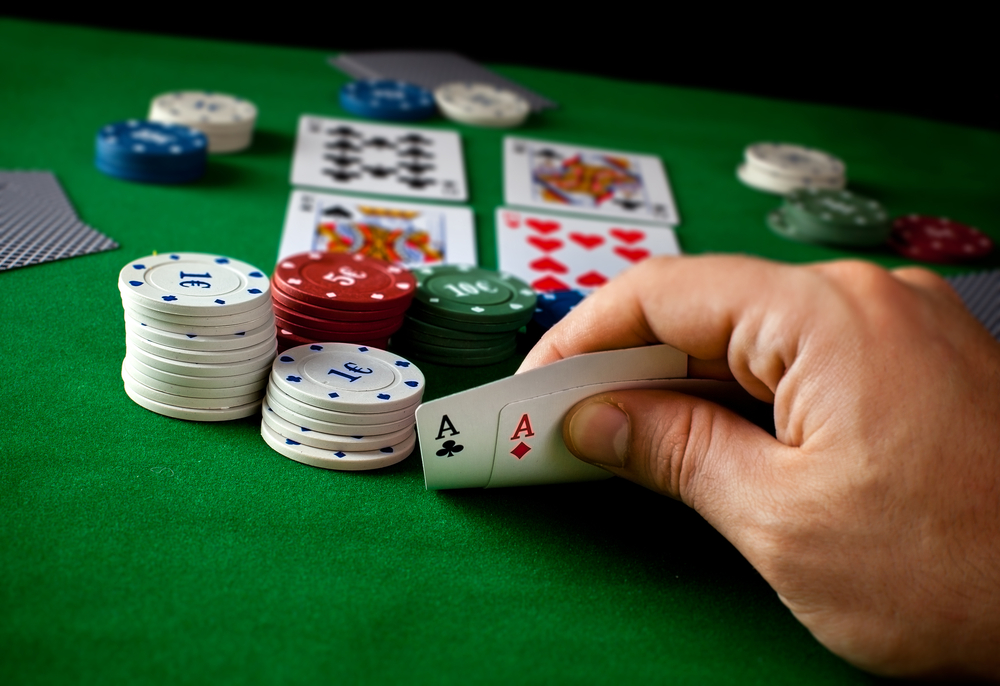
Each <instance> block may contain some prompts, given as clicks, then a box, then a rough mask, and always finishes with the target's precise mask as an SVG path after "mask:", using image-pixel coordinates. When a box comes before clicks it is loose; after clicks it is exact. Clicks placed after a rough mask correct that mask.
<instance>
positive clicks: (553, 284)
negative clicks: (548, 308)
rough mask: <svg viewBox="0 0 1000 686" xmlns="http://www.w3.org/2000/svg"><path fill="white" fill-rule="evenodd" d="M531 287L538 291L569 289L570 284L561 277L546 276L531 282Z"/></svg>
mask: <svg viewBox="0 0 1000 686" xmlns="http://www.w3.org/2000/svg"><path fill="white" fill-rule="evenodd" d="M531 287H532V288H534V289H535V290H536V291H568V290H569V286H567V285H566V284H564V283H563V282H562V281H560V280H559V279H557V278H555V277H554V276H546V277H545V278H544V279H539V280H538V281H534V282H532V284H531Z"/></svg>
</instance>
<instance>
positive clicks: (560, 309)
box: [530, 291, 586, 334]
mask: <svg viewBox="0 0 1000 686" xmlns="http://www.w3.org/2000/svg"><path fill="white" fill-rule="evenodd" d="M584 297H586V296H585V295H584V294H583V293H581V292H580V291H553V292H552V293H542V294H540V295H539V296H538V301H537V303H536V304H535V316H534V317H533V318H532V319H531V324H530V326H531V328H532V329H534V330H535V331H536V332H538V333H539V334H542V333H545V332H546V331H548V330H549V329H551V328H552V327H553V326H555V325H556V324H557V323H558V322H559V320H560V319H562V318H563V317H565V316H566V315H567V314H569V311H570V310H572V309H573V308H574V307H576V306H577V305H578V304H580V301H581V300H583V299H584Z"/></svg>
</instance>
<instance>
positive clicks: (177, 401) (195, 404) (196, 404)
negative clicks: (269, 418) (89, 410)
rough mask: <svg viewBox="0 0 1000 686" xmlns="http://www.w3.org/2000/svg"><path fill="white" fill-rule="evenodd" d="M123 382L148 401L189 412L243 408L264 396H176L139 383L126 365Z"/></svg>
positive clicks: (123, 366)
mask: <svg viewBox="0 0 1000 686" xmlns="http://www.w3.org/2000/svg"><path fill="white" fill-rule="evenodd" d="M122 381H124V382H125V387H126V388H128V389H130V390H131V391H132V392H133V393H136V394H138V395H141V396H142V397H143V398H146V399H147V400H154V401H156V402H159V403H163V404H165V405H170V406H171V407H181V408H185V409H189V410H228V409H229V408H231V407H243V406H244V405H248V404H252V403H256V402H260V401H261V398H262V396H263V395H264V394H263V393H261V392H260V391H252V392H250V393H244V394H243V395H234V396H229V397H226V398H200V397H195V396H185V395H174V394H172V393H166V392H164V391H161V390H159V389H157V388H153V387H151V386H147V385H145V384H144V383H142V382H141V381H138V380H137V379H135V377H133V376H132V375H131V374H130V373H129V370H128V366H127V365H125V364H124V363H122Z"/></svg>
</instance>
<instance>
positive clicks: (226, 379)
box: [125, 351, 271, 390]
mask: <svg viewBox="0 0 1000 686" xmlns="http://www.w3.org/2000/svg"><path fill="white" fill-rule="evenodd" d="M139 352H142V351H139ZM149 359H150V358H147V359H146V360H143V359H141V358H139V357H137V356H136V355H135V354H134V352H133V351H128V352H126V354H125V360H126V361H127V362H128V364H129V366H130V367H131V368H132V369H137V370H138V371H140V372H141V373H142V374H144V375H145V376H149V377H152V378H154V379H158V380H159V381H162V382H164V383H167V384H173V385H175V386H185V387H188V386H189V387H192V388H203V389H220V390H222V389H229V388H240V387H242V386H246V385H248V384H258V383H259V384H260V387H261V388H263V387H266V386H267V381H268V379H269V378H270V376H271V365H270V364H268V365H266V366H265V367H263V368H261V369H259V370H257V371H256V372H251V373H249V374H237V375H235V376H191V375H189V374H177V373H175V372H168V371H164V370H163V369H160V368H158V367H156V366H155V365H151V364H149V362H148V361H147V360H149Z"/></svg>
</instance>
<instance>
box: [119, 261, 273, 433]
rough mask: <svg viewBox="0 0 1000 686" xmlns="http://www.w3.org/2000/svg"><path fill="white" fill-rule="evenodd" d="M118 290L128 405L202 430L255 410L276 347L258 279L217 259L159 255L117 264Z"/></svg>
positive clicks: (265, 291) (254, 272)
mask: <svg viewBox="0 0 1000 686" xmlns="http://www.w3.org/2000/svg"><path fill="white" fill-rule="evenodd" d="M118 290H119V291H120V292H121V296H122V306H123V307H124V308H125V348H126V353H125V360H124V362H123V363H122V380H123V381H124V382H125V392H126V393H127V394H128V396H129V397H130V398H132V400H133V401H135V402H136V403H137V404H139V405H141V406H142V407H145V408H146V409H147V410H152V411H153V412H157V413H159V414H162V415H166V416H167V417H175V418H177V419H190V420H194V421H203V422H217V421H225V420H229V419H238V418H240V417H248V416H250V415H253V414H256V413H257V412H258V411H260V406H261V399H262V397H263V395H264V390H265V388H266V386H267V378H268V375H269V374H270V371H271V362H272V361H273V360H274V354H275V348H276V343H275V333H274V315H273V314H272V312H271V293H270V290H271V289H270V286H269V283H268V279H267V276H266V275H265V274H264V273H263V272H261V271H260V270H259V269H257V268H256V267H253V266H251V265H249V264H247V263H245V262H240V261H239V260H234V259H232V258H229V257H222V256H219V255H205V254H201V253H164V254H161V255H150V256H149V257H143V258H141V259H138V260H134V261H132V262H129V263H128V264H127V265H125V267H124V268H123V269H122V270H121V272H120V274H119V276H118Z"/></svg>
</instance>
